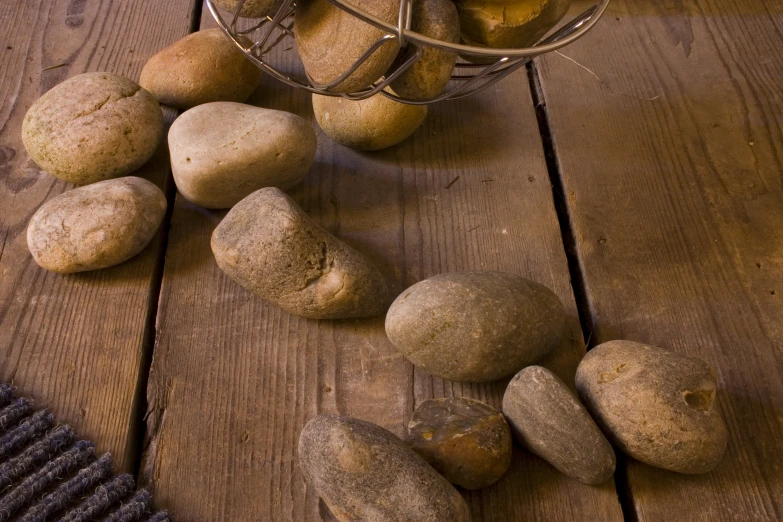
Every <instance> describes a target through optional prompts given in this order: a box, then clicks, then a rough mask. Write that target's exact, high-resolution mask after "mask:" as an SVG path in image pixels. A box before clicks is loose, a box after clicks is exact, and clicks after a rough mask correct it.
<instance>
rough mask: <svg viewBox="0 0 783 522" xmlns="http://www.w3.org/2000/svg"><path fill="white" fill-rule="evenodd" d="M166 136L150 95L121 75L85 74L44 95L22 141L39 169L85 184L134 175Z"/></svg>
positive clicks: (27, 121) (24, 128)
mask: <svg viewBox="0 0 783 522" xmlns="http://www.w3.org/2000/svg"><path fill="white" fill-rule="evenodd" d="M162 137H163V113H162V112H161V110H160V106H159V105H158V102H157V101H155V98H153V97H152V96H151V95H150V93H148V92H147V91H145V90H144V89H142V88H141V87H139V86H138V85H136V84H135V83H134V82H132V81H131V80H129V79H127V78H123V77H122V76H117V75H116V74H109V73H103V72H97V73H85V74H80V75H78V76H74V77H73V78H69V79H68V80H66V81H64V82H63V83H61V84H59V85H57V86H56V87H54V88H53V89H51V90H50V91H49V92H47V93H46V94H44V95H43V96H41V97H40V98H39V99H38V101H36V102H35V103H34V104H33V105H32V107H30V110H28V111H27V114H26V115H25V118H24V122H23V123H22V141H23V142H24V146H25V148H26V149H27V152H28V153H29V154H30V157H31V158H32V159H33V161H35V162H36V163H37V164H38V166H39V167H41V168H42V169H44V170H45V171H47V172H49V173H50V174H52V175H54V176H57V177H58V178H60V179H64V180H65V181H70V182H71V183H75V184H77V185H86V184H88V183H95V182H96V181H103V180H106V179H110V178H116V177H119V176H124V175H126V174H130V173H131V172H133V171H134V170H136V169H138V168H139V167H141V166H142V165H144V163H146V162H147V161H148V160H149V159H150V158H151V157H152V155H153V154H154V153H155V150H157V148H158V145H159V144H160V141H161V139H162Z"/></svg>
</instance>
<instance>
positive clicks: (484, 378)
mask: <svg viewBox="0 0 783 522" xmlns="http://www.w3.org/2000/svg"><path fill="white" fill-rule="evenodd" d="M564 323H565V311H564V309H563V304H562V303H561V302H560V299H558V297H557V296H556V295H555V294H554V293H553V292H552V291H551V290H549V289H548V288H547V287H545V286H543V285H541V284H538V283H536V282H534V281H530V280H528V279H525V278H523V277H519V276H515V275H512V274H505V273H501V272H455V273H449V274H441V275H436V276H434V277H430V278H429V279H425V280H424V281H421V282H419V283H416V284H415V285H413V286H411V287H410V288H408V289H407V290H405V291H404V292H403V293H402V294H400V296H399V297H397V299H396V300H395V301H394V303H392V306H391V308H390V309H389V313H388V314H387V316H386V334H387V335H388V337H389V340H390V341H391V342H392V344H394V346H395V347H397V349H398V350H400V351H401V352H402V353H403V355H405V356H406V357H407V358H408V359H409V360H410V361H411V362H412V363H413V364H414V365H416V366H419V367H420V368H422V369H424V370H426V371H428V372H429V373H431V374H433V375H436V376H438V377H443V378H444V379H451V380H454V381H465V382H489V381H496V380H498V379H502V378H503V377H507V376H510V375H513V374H515V373H516V372H518V371H519V370H520V369H521V368H523V367H525V366H527V365H529V364H532V363H534V362H535V361H537V360H538V359H540V358H542V357H544V356H545V355H547V354H548V353H549V352H550V351H551V350H552V349H553V348H554V347H555V346H556V345H558V343H559V342H560V339H561V335H562V333H563V326H564Z"/></svg>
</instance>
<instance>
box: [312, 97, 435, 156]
mask: <svg viewBox="0 0 783 522" xmlns="http://www.w3.org/2000/svg"><path fill="white" fill-rule="evenodd" d="M313 112H314V113H315V119H316V121H317V122H318V125H320V127H321V129H323V131H324V132H325V133H326V134H327V135H328V136H329V137H330V138H332V139H333V140H334V141H336V142H337V143H340V144H342V145H345V146H346V147H351V148H352V149H358V150H380V149H385V148H387V147H391V146H393V145H397V144H398V143H400V142H401V141H403V140H405V139H406V138H407V137H408V136H410V135H411V134H413V133H414V132H415V131H416V129H418V128H419V125H421V123H422V122H423V121H424V118H426V117H427V106H426V105H407V104H404V103H400V102H396V101H394V100H390V99H389V98H387V97H385V96H383V95H382V94H376V95H375V96H371V97H369V98H367V99H366V100H359V101H353V100H346V99H345V98H337V97H333V96H321V95H318V94H313Z"/></svg>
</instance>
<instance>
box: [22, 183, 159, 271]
mask: <svg viewBox="0 0 783 522" xmlns="http://www.w3.org/2000/svg"><path fill="white" fill-rule="evenodd" d="M165 213H166V197H165V196H164V195H163V192H161V190H160V189H159V188H158V187H157V186H156V185H155V184H154V183H151V182H149V181H147V180H145V179H141V178H137V177H132V176H131V177H127V178H119V179H112V180H107V181H101V182H98V183H93V184H92V185H87V186H86V187H80V188H76V189H73V190H71V191H69V192H65V193H63V194H60V195H59V196H56V197H54V198H52V199H50V200H49V201H47V202H46V203H44V204H43V205H41V208H39V209H38V211H37V212H36V213H35V214H34V215H33V217H32V219H31V220H30V224H29V225H28V227H27V245H28V248H29V249H30V253H31V254H32V255H33V259H35V262H36V263H38V264H39V265H40V266H41V267H42V268H45V269H46V270H50V271H52V272H60V273H63V274H66V273H72V272H84V271H87V270H97V269H99V268H106V267H109V266H113V265H116V264H119V263H122V262H123V261H125V260H126V259H129V258H131V257H133V256H135V255H136V254H138V253H139V252H141V251H142V250H143V249H144V247H145V246H147V244H148V243H149V242H150V241H151V240H152V238H153V237H154V236H155V232H156V231H157V230H158V227H159V226H160V223H161V221H163V216H164V215H165Z"/></svg>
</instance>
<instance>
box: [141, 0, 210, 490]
mask: <svg viewBox="0 0 783 522" xmlns="http://www.w3.org/2000/svg"><path fill="white" fill-rule="evenodd" d="M192 4H193V6H192V10H191V14H190V28H189V30H188V34H192V33H195V32H196V31H198V30H199V29H200V27H201V15H202V9H203V6H204V4H203V2H202V0H192ZM161 50H162V49H158V52H159V51H161ZM181 113H182V111H179V110H178V111H176V116H175V118H174V119H176V118H177V117H178V116H179V115H180V114H181ZM172 123H173V122H172ZM167 139H168V127H167V128H166V135H165V136H163V143H162V144H161V147H166V149H167V156H168V144H167ZM164 188H165V194H166V214H165V216H164V217H163V222H162V223H161V225H160V230H159V232H158V233H159V234H160V248H159V249H158V257H157V259H156V260H155V269H154V270H153V272H152V279H151V281H150V291H149V298H148V299H149V306H148V308H147V310H148V313H147V317H146V318H145V320H144V334H143V336H144V345H143V346H142V354H141V361H140V362H139V366H140V368H139V380H138V382H137V383H136V391H135V392H134V397H133V408H132V412H131V417H130V421H129V433H130V438H131V443H130V444H129V446H130V447H131V448H132V451H133V454H132V455H130V457H129V461H130V462H131V463H132V468H131V473H132V474H133V476H134V478H135V479H136V483H137V484H138V483H139V479H140V477H141V463H142V456H143V455H144V449H145V448H144V447H145V444H146V440H147V414H148V404H147V384H148V382H149V376H150V369H151V367H152V357H153V355H154V352H155V342H156V337H157V329H156V322H157V318H158V307H159V306H160V290H161V286H162V284H163V267H164V265H165V264H166V252H167V251H168V247H169V230H170V228H171V217H172V215H173V214H174V200H175V198H176V196H177V186H176V184H175V183H174V178H173V176H172V174H171V168H170V167H169V169H168V175H167V177H166V180H165V181H164Z"/></svg>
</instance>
